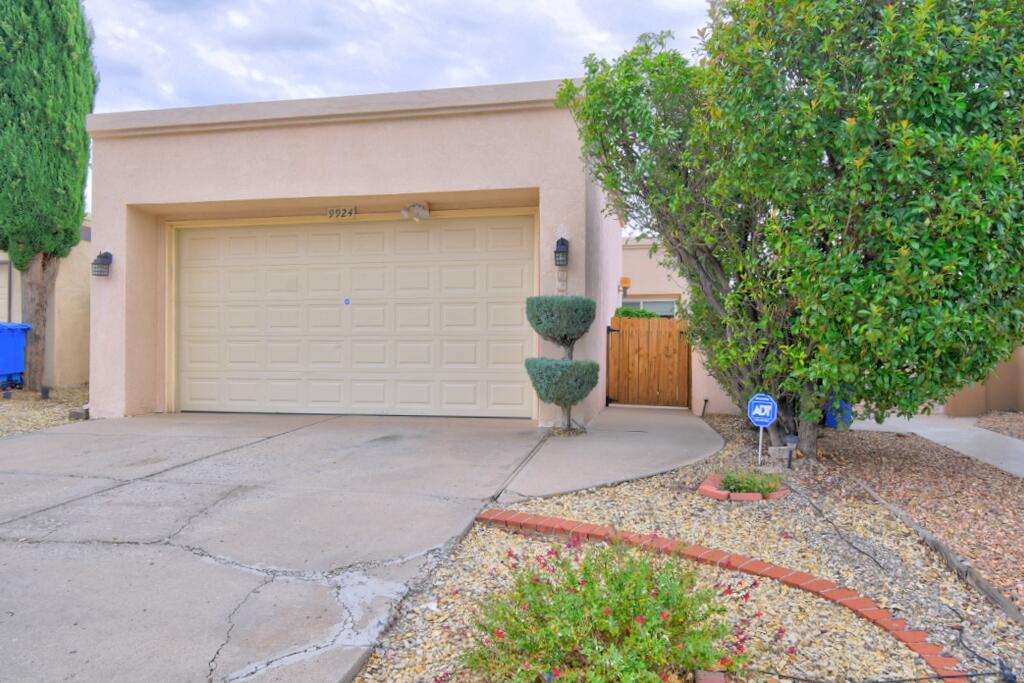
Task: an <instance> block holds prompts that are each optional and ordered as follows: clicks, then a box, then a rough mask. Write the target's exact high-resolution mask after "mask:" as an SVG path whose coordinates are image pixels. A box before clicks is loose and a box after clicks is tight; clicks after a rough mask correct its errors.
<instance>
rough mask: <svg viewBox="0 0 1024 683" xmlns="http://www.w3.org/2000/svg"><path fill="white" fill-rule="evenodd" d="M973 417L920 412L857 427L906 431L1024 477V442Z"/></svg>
mask: <svg viewBox="0 0 1024 683" xmlns="http://www.w3.org/2000/svg"><path fill="white" fill-rule="evenodd" d="M976 422H977V420H975V418H973V417H946V416H945V415H917V416H915V417H912V418H905V417H890V418H888V419H886V420H885V421H884V422H883V423H882V424H878V423H876V422H874V421H873V420H857V421H856V422H854V423H853V426H852V428H853V429H860V430H864V431H875V432H905V433H908V432H909V433H913V434H917V435H918V436H921V437H924V438H925V439H928V440H929V441H934V442H935V443H937V444H940V445H942V446H945V447H946V448H951V449H953V450H954V451H957V452H958V453H963V454H964V455H966V456H969V457H971V458H974V459H975V460H980V461H982V462H986V463H988V464H989V465H994V466H996V467H998V468H999V469H1002V470H1005V471H1007V472H1009V473H1010V474H1015V475H1017V476H1018V477H1024V441H1021V440H1020V439H1015V438H1013V437H1011V436H1004V435H1002V434H997V433H996V432H992V431H989V430H988V429H983V428H981V427H978V426H976V425H975V423H976Z"/></svg>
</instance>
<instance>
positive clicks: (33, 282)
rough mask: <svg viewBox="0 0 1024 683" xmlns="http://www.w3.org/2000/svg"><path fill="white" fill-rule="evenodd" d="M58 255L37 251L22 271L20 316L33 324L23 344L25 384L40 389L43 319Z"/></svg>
mask: <svg viewBox="0 0 1024 683" xmlns="http://www.w3.org/2000/svg"><path fill="white" fill-rule="evenodd" d="M59 269H60V259H59V258H57V257H56V256H49V255H46V254H36V255H35V256H34V257H32V260H31V261H30V262H29V264H28V268H26V269H25V270H24V271H22V273H21V319H22V320H23V321H24V322H26V323H27V324H29V325H31V326H32V329H31V330H29V332H28V344H27V345H26V347H25V388H26V389H28V390H29V391H39V390H40V388H42V386H43V373H44V372H45V370H46V319H47V314H48V313H49V311H50V300H51V299H52V298H53V287H54V283H56V281H57V271H58V270H59Z"/></svg>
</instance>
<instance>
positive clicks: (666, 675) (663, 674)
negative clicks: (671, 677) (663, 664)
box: [658, 671, 668, 683]
mask: <svg viewBox="0 0 1024 683" xmlns="http://www.w3.org/2000/svg"><path fill="white" fill-rule="evenodd" d="M658 678H660V679H661V680H662V681H663V682H664V683H668V674H667V673H665V672H664V671H662V672H661V673H660V674H658Z"/></svg>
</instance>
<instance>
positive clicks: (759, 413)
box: [747, 394, 779, 429]
mask: <svg viewBox="0 0 1024 683" xmlns="http://www.w3.org/2000/svg"><path fill="white" fill-rule="evenodd" d="M778 415H779V404H777V403H776V402H775V399H774V398H772V397H771V396H769V395H768V394H755V395H754V397H753V398H752V399H750V401H748V402H747V418H749V419H750V421H751V422H753V423H754V426H755V427H761V428H762V429H764V428H765V427H771V426H772V423H773V422H775V418H776V417H778Z"/></svg>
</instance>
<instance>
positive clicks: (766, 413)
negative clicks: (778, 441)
mask: <svg viewBox="0 0 1024 683" xmlns="http://www.w3.org/2000/svg"><path fill="white" fill-rule="evenodd" d="M778 416H779V404H778V403H776V402H775V399H774V398H772V397H771V396H769V395H768V394H754V397H753V398H752V399H750V400H749V401H747V418H748V419H749V420H750V421H751V422H753V423H754V426H755V427H760V429H758V430H757V464H758V465H760V464H761V451H762V450H763V449H764V428H765V427H771V426H772V423H773V422H775V418H777V417H778Z"/></svg>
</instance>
